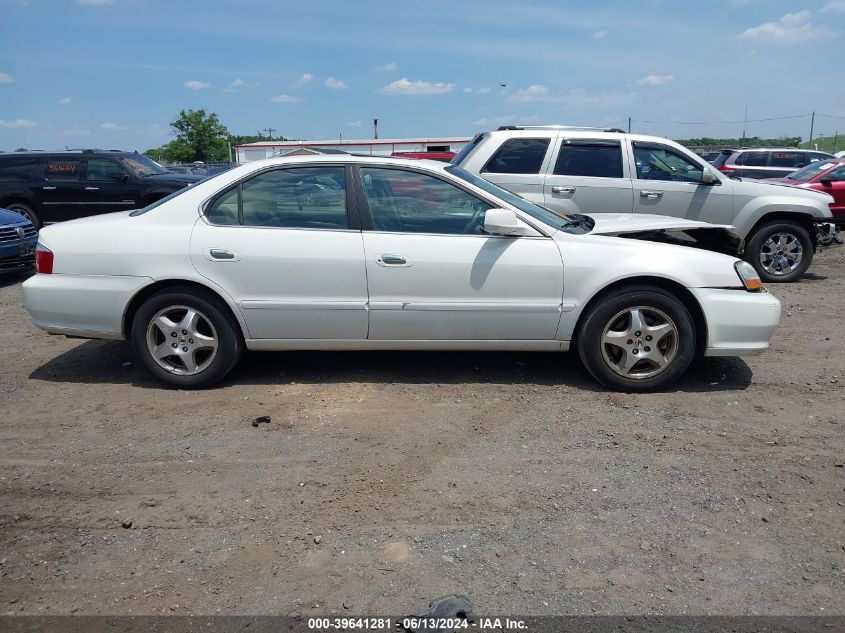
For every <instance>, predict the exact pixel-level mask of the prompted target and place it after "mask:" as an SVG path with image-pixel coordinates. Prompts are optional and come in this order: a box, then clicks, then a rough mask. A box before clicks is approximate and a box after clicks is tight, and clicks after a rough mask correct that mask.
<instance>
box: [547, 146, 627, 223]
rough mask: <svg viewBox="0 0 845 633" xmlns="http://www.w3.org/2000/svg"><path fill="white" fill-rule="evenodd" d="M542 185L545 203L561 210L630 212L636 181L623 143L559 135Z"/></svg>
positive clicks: (566, 211) (563, 211)
mask: <svg viewBox="0 0 845 633" xmlns="http://www.w3.org/2000/svg"><path fill="white" fill-rule="evenodd" d="M555 157H556V158H555V160H554V161H553V163H552V165H553V166H552V169H551V170H550V172H549V174H548V175H547V176H546V179H545V184H544V187H543V199H544V202H545V206H546V207H548V208H549V209H552V210H553V211H558V212H562V213H631V212H632V210H633V205H634V195H633V185H632V183H631V177H630V174H628V173H626V172H627V171H628V165H627V164H626V163H627V161H624V160H623V158H622V143H621V141H619V140H615V139H607V140H606V139H589V138H587V139H580V138H579V139H573V138H566V137H563V138H560V139H558V141H557V143H556V147H555Z"/></svg>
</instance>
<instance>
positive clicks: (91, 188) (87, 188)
mask: <svg viewBox="0 0 845 633" xmlns="http://www.w3.org/2000/svg"><path fill="white" fill-rule="evenodd" d="M99 190H100V188H99V187H85V191H99Z"/></svg>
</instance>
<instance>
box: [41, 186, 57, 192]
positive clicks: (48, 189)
mask: <svg viewBox="0 0 845 633" xmlns="http://www.w3.org/2000/svg"><path fill="white" fill-rule="evenodd" d="M41 188H42V189H43V190H44V191H55V190H56V188H55V187H41Z"/></svg>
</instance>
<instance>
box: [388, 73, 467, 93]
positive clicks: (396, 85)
mask: <svg viewBox="0 0 845 633" xmlns="http://www.w3.org/2000/svg"><path fill="white" fill-rule="evenodd" d="M454 87H455V85H454V84H450V83H443V82H438V83H431V82H429V81H421V80H417V81H409V80H408V78H407V77H402V79H397V80H396V81H393V82H391V83H389V84H387V85H386V86H384V87H383V88H379V90H378V92H380V93H381V94H383V95H442V94H446V93H447V92H452V88H454Z"/></svg>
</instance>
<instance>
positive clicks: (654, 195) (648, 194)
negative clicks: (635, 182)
mask: <svg viewBox="0 0 845 633" xmlns="http://www.w3.org/2000/svg"><path fill="white" fill-rule="evenodd" d="M662 197H663V192H662V191H640V198H649V199H651V200H657V199H658V198H662Z"/></svg>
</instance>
